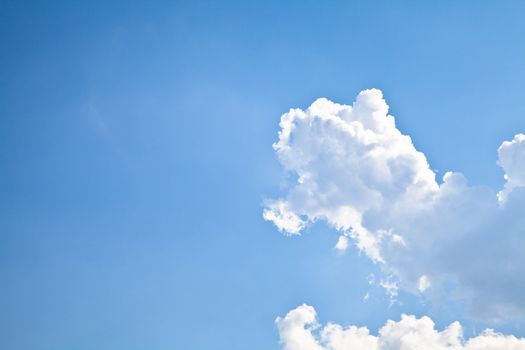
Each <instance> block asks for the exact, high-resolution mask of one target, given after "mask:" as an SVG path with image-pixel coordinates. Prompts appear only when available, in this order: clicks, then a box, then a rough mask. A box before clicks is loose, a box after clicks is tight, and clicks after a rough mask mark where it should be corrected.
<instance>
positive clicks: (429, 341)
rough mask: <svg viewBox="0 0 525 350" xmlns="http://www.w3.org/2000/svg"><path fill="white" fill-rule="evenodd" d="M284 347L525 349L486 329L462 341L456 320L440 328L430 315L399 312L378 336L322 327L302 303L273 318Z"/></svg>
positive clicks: (519, 341) (312, 349) (511, 338)
mask: <svg viewBox="0 0 525 350" xmlns="http://www.w3.org/2000/svg"><path fill="white" fill-rule="evenodd" d="M275 322H276V324H277V328H278V330H279V335H280V338H281V344H282V346H283V349H284V350H421V349H426V350H525V339H523V338H521V339H518V338H516V337H514V336H512V335H503V334H500V333H497V332H495V331H493V330H490V329H487V330H485V331H483V332H482V333H481V334H480V335H478V336H476V337H473V338H470V339H468V340H465V339H464V338H463V331H462V327H461V324H460V323H459V322H453V323H451V324H450V325H449V326H448V327H446V328H445V329H444V330H442V331H438V330H436V329H435V325H434V322H433V321H432V320H431V319H430V318H429V317H426V316H424V317H421V318H416V317H415V316H409V315H402V316H401V320H399V321H387V322H386V324H385V325H384V326H383V327H382V328H381V329H380V330H379V333H378V335H372V334H370V331H369V330H368V328H366V327H357V326H346V327H343V326H341V325H338V324H335V323H328V324H327V325H325V326H321V325H320V324H319V323H318V321H317V314H316V311H315V309H314V308H313V307H311V306H308V305H301V306H299V307H297V308H296V309H294V310H292V311H290V312H288V314H287V315H286V316H285V317H283V318H280V317H278V318H277V320H276V321H275Z"/></svg>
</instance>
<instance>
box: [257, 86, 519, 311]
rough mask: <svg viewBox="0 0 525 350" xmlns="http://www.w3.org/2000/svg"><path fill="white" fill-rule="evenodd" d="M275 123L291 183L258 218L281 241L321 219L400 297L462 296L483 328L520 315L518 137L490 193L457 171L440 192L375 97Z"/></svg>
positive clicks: (367, 94)
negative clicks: (498, 186)
mask: <svg viewBox="0 0 525 350" xmlns="http://www.w3.org/2000/svg"><path fill="white" fill-rule="evenodd" d="M279 125H280V131H279V138H278V141H277V142H276V143H275V144H274V145H273V147H274V149H275V152H276V153H277V156H278V158H279V161H280V163H281V164H282V166H283V168H284V169H285V170H286V171H287V172H289V173H291V174H293V175H294V176H295V177H296V181H295V182H294V183H293V185H292V186H290V187H289V188H288V189H287V191H286V193H285V195H284V196H283V197H282V198H279V199H276V200H271V201H268V203H267V206H266V208H265V209H264V212H263V216H264V218H265V219H266V220H269V221H272V222H273V223H274V224H275V225H276V226H277V227H278V228H279V230H281V231H283V232H287V233H289V234H299V233H300V232H301V231H302V230H303V229H304V228H305V227H307V226H308V224H310V223H312V222H315V221H317V220H324V221H326V222H327V223H328V224H329V225H331V226H333V227H334V228H335V229H336V230H338V231H339V232H340V233H341V237H340V238H339V240H338V241H337V243H336V244H335V247H336V248H337V249H339V250H344V249H346V247H347V246H348V245H349V242H353V243H354V244H355V245H356V246H357V247H358V248H359V249H361V250H362V251H363V252H365V253H366V254H367V256H368V257H370V259H372V260H373V261H374V262H376V263H378V264H379V265H380V266H381V267H382V269H383V271H384V272H385V274H386V275H388V276H396V277H397V279H398V283H399V284H397V283H396V286H399V287H400V288H403V289H405V290H407V291H410V292H413V293H415V294H417V293H429V292H432V293H431V294H432V296H433V297H434V298H438V297H441V296H443V295H454V296H456V297H458V298H463V299H465V300H467V304H468V305H470V313H471V315H472V316H474V317H478V318H483V319H485V320H506V319H509V318H516V317H518V318H520V317H523V316H524V315H525V299H524V298H523V297H522V291H523V290H525V277H524V275H523V273H522V271H525V258H524V257H523V254H522V253H521V251H520V250H521V249H523V248H524V247H525V225H524V224H525V218H524V215H523V212H524V209H525V187H524V186H525V135H521V134H519V135H516V136H515V137H514V139H513V140H512V141H506V142H504V143H503V144H502V145H501V147H500V148H499V150H498V155H499V160H498V164H499V165H500V166H501V167H502V168H503V170H504V171H505V179H506V183H505V186H504V188H503V189H502V190H501V191H500V192H499V193H496V192H495V191H493V190H491V189H488V188H484V187H473V186H469V185H468V182H467V179H466V178H465V176H463V175H462V174H461V173H457V172H447V173H446V174H445V175H444V176H443V178H442V180H441V182H440V183H438V181H436V175H435V173H434V172H433V171H432V170H431V168H430V166H429V164H428V161H427V159H426V157H425V155H424V154H423V153H421V152H419V151H417V150H416V148H415V147H414V145H413V144H412V141H411V139H410V137H409V136H407V135H403V134H402V133H401V132H400V131H399V129H397V127H396V124H395V119H394V117H393V116H391V115H389V114H388V105H387V104H386V102H385V100H384V99H383V95H382V93H381V91H379V90H376V89H372V90H365V91H363V92H361V93H360V94H359V95H358V96H357V98H356V101H355V103H354V104H353V105H352V106H349V105H341V104H337V103H334V102H331V101H329V100H327V99H324V98H321V99H318V100H317V101H315V102H314V103H313V104H312V105H311V106H310V107H308V108H307V109H306V110H301V109H291V110H290V111H289V112H288V113H285V114H284V115H283V116H282V117H281V122H280V124H279ZM389 285H390V284H389ZM451 285H453V286H454V289H455V293H453V294H452V293H449V292H450V290H447V291H444V288H445V287H444V286H447V287H446V288H450V286H451Z"/></svg>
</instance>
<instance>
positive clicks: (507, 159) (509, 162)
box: [498, 134, 525, 201]
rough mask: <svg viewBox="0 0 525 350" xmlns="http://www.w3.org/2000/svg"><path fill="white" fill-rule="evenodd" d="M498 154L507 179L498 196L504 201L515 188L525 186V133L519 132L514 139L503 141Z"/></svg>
mask: <svg viewBox="0 0 525 350" xmlns="http://www.w3.org/2000/svg"><path fill="white" fill-rule="evenodd" d="M498 156H499V161H498V163H499V165H500V166H501V167H502V168H503V170H505V180H506V183H505V187H504V188H503V190H502V191H501V192H500V193H498V196H499V198H500V200H501V201H504V200H505V198H506V197H507V196H508V194H509V193H510V192H512V190H513V189H515V188H516V187H523V186H525V135H523V134H518V135H516V136H514V139H513V140H512V141H505V142H503V143H502V144H501V146H500V147H499V149H498Z"/></svg>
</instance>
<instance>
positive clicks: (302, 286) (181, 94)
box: [0, 0, 525, 350]
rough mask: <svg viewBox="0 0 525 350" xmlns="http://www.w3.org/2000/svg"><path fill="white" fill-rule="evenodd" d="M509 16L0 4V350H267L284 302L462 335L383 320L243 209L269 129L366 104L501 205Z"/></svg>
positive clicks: (520, 32) (521, 56) (430, 5)
mask: <svg viewBox="0 0 525 350" xmlns="http://www.w3.org/2000/svg"><path fill="white" fill-rule="evenodd" d="M524 11H525V3H524V2H522V1H501V2H494V1H463V2H461V3H459V2H456V1H440V2H424V3H422V2H418V1H398V2H392V1H370V2H366V3H365V2H344V1H326V2H324V1H310V0H308V1H286V2H283V1H260V2H257V1H256V2H240V1H239V2H236V1H226V2H219V1H215V2H202V1H187V2H180V1H166V2H163V1H151V2H124V1H122V2H118V1H111V2H103V1H63V2H60V1H54V2H46V1H25V2H22V1H0V43H1V54H0V118H1V119H0V120H1V127H0V167H1V169H0V329H1V331H0V348H2V349H6V350H9V349H17V350H24V349H53V350H59V349H76V350H81V349H228V350H233V349H252V350H257V349H261V350H262V349H278V348H279V344H278V334H277V330H276V329H275V326H274V319H275V317H276V316H282V315H284V314H285V313H286V312H287V311H289V310H290V309H292V308H294V307H296V306H297V305H299V304H302V303H309V304H311V305H313V306H315V308H316V309H317V310H318V312H319V314H320V317H321V320H322V321H323V322H325V321H328V320H332V321H336V322H339V323H343V324H350V323H351V324H359V325H367V326H368V327H369V328H370V329H371V330H372V331H374V332H375V331H376V330H377V328H378V327H380V326H381V325H382V324H384V322H385V321H386V320H387V319H388V318H394V319H398V318H399V315H400V313H401V312H404V313H414V314H416V315H423V314H430V315H431V316H432V317H433V319H434V320H435V321H436V323H437V325H438V326H439V327H442V326H444V325H446V324H448V323H449V322H451V321H453V320H456V319H459V320H460V321H461V322H462V323H463V324H465V325H466V327H467V329H466V334H465V335H466V336H470V335H471V334H472V333H475V332H479V331H480V330H481V329H482V328H483V327H485V326H487V325H484V324H480V323H477V322H474V321H472V320H464V319H463V318H462V315H461V313H460V312H459V311H458V310H449V309H447V307H446V305H441V306H439V307H436V306H432V305H429V304H428V302H426V301H424V300H419V299H417V298H415V297H411V296H409V295H404V294H401V295H400V303H399V304H395V305H393V306H391V307H390V306H389V300H388V297H387V296H385V295H384V294H383V293H382V292H381V291H380V290H379V289H377V288H376V289H374V288H373V287H371V286H369V285H368V283H367V280H366V278H367V276H368V275H369V273H371V272H374V271H375V272H377V269H376V267H374V266H373V264H371V263H370V262H369V261H368V260H367V259H366V257H364V256H362V255H359V253H358V252H356V250H355V248H353V249H350V251H349V252H348V253H346V254H345V255H340V254H338V253H337V252H336V251H334V249H333V246H334V245H335V242H336V240H337V233H336V232H334V231H332V230H331V229H329V228H328V227H326V226H324V225H322V224H316V225H314V226H312V227H310V228H309V229H308V230H307V231H306V232H305V233H304V234H303V236H301V237H284V236H282V235H280V234H279V233H278V232H277V231H276V229H275V228H274V227H273V226H272V225H271V224H270V223H267V222H264V221H263V220H262V216H261V212H262V208H261V203H262V201H263V200H264V198H265V197H274V196H276V195H277V194H278V193H279V184H280V183H282V181H283V178H282V174H281V168H280V166H279V164H278V163H277V161H276V158H275V156H274V154H273V151H272V148H271V144H272V143H273V142H274V141H275V140H276V137H277V131H278V121H279V117H280V115H281V114H282V113H283V112H286V111H287V110H288V109H289V108H291V107H301V108H304V107H306V106H308V105H309V103H311V102H312V101H313V100H314V99H315V98H317V97H321V96H324V97H327V98H330V99H332V100H335V101H337V102H340V103H352V102H353V99H354V98H355V96H356V95H357V93H358V92H359V91H360V90H362V89H366V88H371V87H376V88H380V89H382V90H383V93H384V95H385V98H386V99H387V102H388V103H389V105H390V107H391V113H392V114H393V115H395V116H396V117H397V124H398V127H399V128H400V129H401V130H402V131H403V132H404V133H406V134H409V135H410V136H411V137H412V139H413V142H414V144H415V145H416V147H417V148H418V149H419V150H421V151H423V152H424V153H425V154H426V155H427V157H428V159H429V162H430V164H431V166H432V167H433V168H434V169H436V170H437V171H438V177H441V176H442V175H443V174H444V172H445V171H447V170H455V171H461V172H463V173H465V175H466V176H467V177H468V179H469V181H470V182H471V183H472V184H476V185H487V186H490V187H493V188H494V189H499V188H500V187H501V186H502V184H503V178H502V174H503V173H502V171H501V170H500V169H499V168H498V167H497V165H496V164H495V162H496V149H497V147H498V146H499V144H500V143H501V142H502V141H503V140H506V139H511V138H512V136H513V135H514V134H515V133H517V132H524V131H525V104H524V103H523V101H524V97H525V45H523V43H524V39H523V38H525V21H523V13H524ZM367 292H370V293H371V299H370V301H369V302H367V303H365V302H363V300H362V298H363V296H364V295H365V294H366V293H367ZM488 326H493V327H494V325H488ZM496 328H497V329H498V330H501V331H506V332H514V333H515V334H516V335H518V336H525V327H524V325H523V324H505V325H497V326H496Z"/></svg>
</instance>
